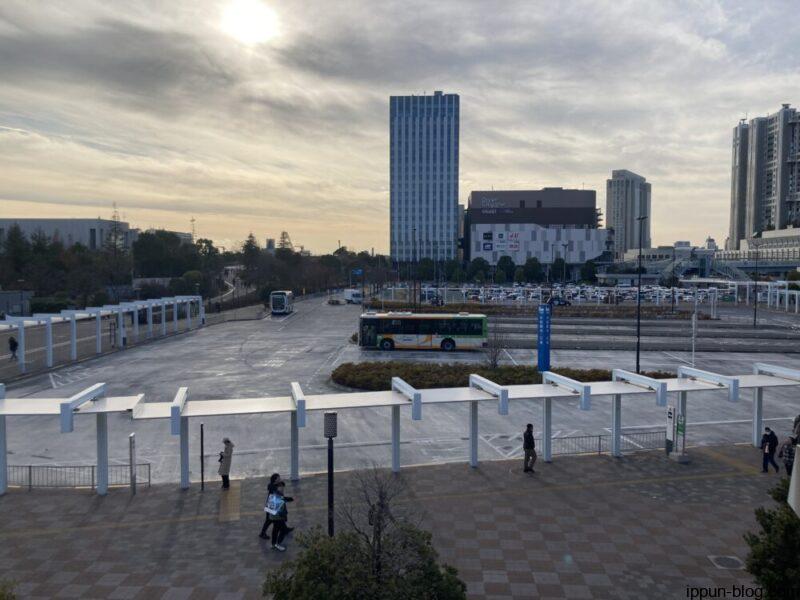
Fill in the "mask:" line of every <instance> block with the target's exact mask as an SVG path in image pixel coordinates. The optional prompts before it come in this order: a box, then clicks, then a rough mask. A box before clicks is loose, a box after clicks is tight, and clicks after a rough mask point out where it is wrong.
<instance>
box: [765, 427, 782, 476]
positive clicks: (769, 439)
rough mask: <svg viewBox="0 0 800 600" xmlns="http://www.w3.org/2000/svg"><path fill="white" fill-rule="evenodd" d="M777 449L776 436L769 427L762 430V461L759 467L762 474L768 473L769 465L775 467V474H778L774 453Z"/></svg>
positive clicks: (778, 469)
mask: <svg viewBox="0 0 800 600" xmlns="http://www.w3.org/2000/svg"><path fill="white" fill-rule="evenodd" d="M777 449H778V436H777V435H775V432H774V431H772V429H770V428H769V427H765V428H764V435H762V436H761V451H762V452H763V461H762V466H761V472H762V473H768V472H769V465H770V463H771V464H772V466H773V467H775V472H776V473H778V472H779V471H780V470H781V469H780V467H779V466H778V463H776V462H775V451H776V450H777Z"/></svg>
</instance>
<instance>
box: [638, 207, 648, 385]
mask: <svg viewBox="0 0 800 600" xmlns="http://www.w3.org/2000/svg"><path fill="white" fill-rule="evenodd" d="M645 219H647V215H642V216H639V217H636V220H637V221H639V268H638V269H637V271H638V277H639V283H638V285H637V289H636V372H637V373H638V372H639V354H640V350H641V344H642V237H643V231H644V221H645Z"/></svg>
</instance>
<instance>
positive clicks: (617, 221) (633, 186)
mask: <svg viewBox="0 0 800 600" xmlns="http://www.w3.org/2000/svg"><path fill="white" fill-rule="evenodd" d="M640 216H646V217H647V220H645V222H644V223H643V225H642V239H641V247H642V248H649V247H650V246H651V243H650V227H651V223H652V220H653V218H652V214H651V212H650V184H649V183H647V181H646V180H645V178H644V177H642V176H641V175H637V174H636V173H632V172H631V171H626V170H624V169H619V170H616V171H611V179H607V180H606V227H607V228H608V229H613V230H614V257H615V258H622V256H623V255H624V254H625V252H626V251H627V250H631V249H633V248H639V246H640V240H639V221H638V220H637V219H638V217H640Z"/></svg>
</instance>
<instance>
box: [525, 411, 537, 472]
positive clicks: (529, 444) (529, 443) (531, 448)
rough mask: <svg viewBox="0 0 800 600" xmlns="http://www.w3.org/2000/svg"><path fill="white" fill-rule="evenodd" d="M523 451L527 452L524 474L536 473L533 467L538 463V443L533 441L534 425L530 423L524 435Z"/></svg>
mask: <svg viewBox="0 0 800 600" xmlns="http://www.w3.org/2000/svg"><path fill="white" fill-rule="evenodd" d="M522 450H523V451H524V452H525V463H524V467H523V469H522V470H523V472H525V473H535V472H536V471H534V470H533V465H534V464H535V463H536V441H535V440H534V439H533V424H531V423H528V425H527V426H526V427H525V431H524V432H523V433H522Z"/></svg>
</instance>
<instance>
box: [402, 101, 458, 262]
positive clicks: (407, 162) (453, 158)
mask: <svg viewBox="0 0 800 600" xmlns="http://www.w3.org/2000/svg"><path fill="white" fill-rule="evenodd" d="M389 108H390V116H389V146H390V152H389V215H390V230H391V231H390V248H391V256H392V260H395V261H399V262H409V261H418V260H420V259H421V258H431V259H433V260H437V261H442V260H449V259H452V258H455V257H456V245H457V236H458V140H459V97H458V95H457V94H443V93H442V92H438V91H437V92H434V93H433V95H432V96H392V97H391V98H390V101H389Z"/></svg>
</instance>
